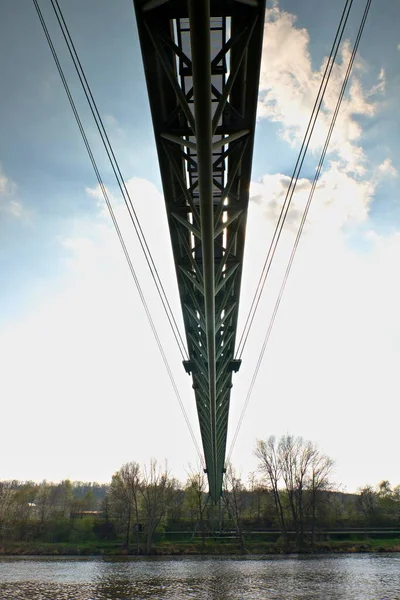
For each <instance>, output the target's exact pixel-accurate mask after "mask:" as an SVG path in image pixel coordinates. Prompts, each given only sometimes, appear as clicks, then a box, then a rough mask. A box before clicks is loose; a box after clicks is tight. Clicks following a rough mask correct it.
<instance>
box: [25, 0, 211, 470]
mask: <svg viewBox="0 0 400 600" xmlns="http://www.w3.org/2000/svg"><path fill="white" fill-rule="evenodd" d="M33 4H34V6H35V8H36V12H37V15H38V17H39V20H40V23H41V25H42V28H43V31H44V34H45V36H46V39H47V43H48V45H49V48H50V50H51V53H52V55H53V58H54V62H55V64H56V67H57V70H58V72H59V75H60V77H61V81H62V83H63V86H64V89H65V92H66V94H67V97H68V100H69V103H70V105H71V108H72V111H73V114H74V117H75V120H76V123H77V125H78V128H79V131H80V133H81V136H82V139H83V142H84V144H85V147H86V150H87V153H88V155H89V158H90V162H91V163H92V166H93V170H94V172H95V174H96V178H97V181H98V183H99V186H100V189H101V191H102V193H103V197H104V200H105V202H106V205H107V208H108V210H109V213H110V216H111V219H112V222H113V224H114V227H115V230H116V233H117V235H118V238H119V241H120V243H121V246H122V250H123V252H124V255H125V258H126V260H127V262H128V265H129V269H130V271H131V274H132V277H133V279H134V282H135V285H136V288H137V291H138V294H139V297H140V300H141V302H142V304H143V308H144V310H145V312H146V316H147V318H148V321H149V324H150V327H151V330H152V332H153V334H154V337H155V340H156V343H157V346H158V348H159V351H160V353H161V357H162V359H163V362H164V365H165V368H166V370H167V373H168V376H169V378H170V381H171V384H172V387H173V389H174V392H175V395H176V397H177V400H178V403H179V406H180V408H181V411H182V414H183V417H184V419H185V422H186V425H187V427H188V429H189V433H190V436H191V438H192V441H193V444H194V446H195V448H196V451H197V454H198V456H199V458H200V461H201V463H202V464H203V465H204V459H203V456H202V454H201V452H200V448H199V445H198V443H197V440H196V437H195V435H194V432H193V429H192V426H191V424H190V421H189V418H188V416H187V413H186V410H185V407H184V405H183V402H182V398H181V395H180V393H179V390H178V387H177V385H176V382H175V379H174V376H173V373H172V371H171V368H170V366H169V363H168V359H167V357H166V354H165V351H164V348H163V346H162V343H161V340H160V337H159V335H158V333H157V329H156V326H155V324H154V321H153V318H152V316H151V312H150V309H149V307H148V305H147V302H146V298H145V297H144V294H143V291H142V288H141V286H140V283H139V280H138V277H137V274H136V271H135V268H134V266H133V264H132V261H131V258H130V255H129V252H128V249H127V247H126V244H125V241H124V238H123V235H122V233H121V230H120V228H119V225H118V222H117V219H116V217H115V213H114V210H113V208H112V205H111V202H110V199H109V197H108V193H107V189H106V187H105V185H104V183H103V180H102V178H101V175H100V172H99V169H98V167H97V163H96V160H95V158H94V155H93V152H92V149H91V146H90V144H89V141H88V139H87V136H86V133H85V129H84V127H83V124H82V121H81V119H80V117H79V113H78V111H77V108H76V105H75V102H74V100H73V97H72V94H71V91H70V89H69V86H68V83H67V80H66V78H65V75H64V71H63V69H62V66H61V64H60V61H59V59H58V55H57V52H56V50H55V47H54V44H53V42H52V39H51V36H50V33H49V31H48V28H47V25H46V23H45V20H44V18H43V15H42V12H41V10H40V6H39V4H38V0H33Z"/></svg>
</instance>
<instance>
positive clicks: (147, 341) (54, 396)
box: [0, 179, 198, 481]
mask: <svg viewBox="0 0 400 600" xmlns="http://www.w3.org/2000/svg"><path fill="white" fill-rule="evenodd" d="M127 186H128V188H129V191H130V193H131V196H132V199H133V200H134V201H135V207H136V210H137V213H138V215H139V218H140V221H141V224H142V227H143V229H144V231H145V233H146V238H147V241H148V244H149V246H150V248H151V250H152V253H153V256H154V260H155V263H156V265H157V268H158V270H159V272H160V276H161V278H162V280H163V282H164V285H165V289H166V291H167V294H168V298H169V300H170V302H171V304H172V307H173V309H174V314H175V315H176V317H177V320H178V322H179V321H180V318H181V317H180V314H181V313H180V307H179V301H178V294H177V286H176V283H175V273H174V264H173V260H172V256H171V255H172V252H171V249H170V243H169V233H168V226H167V220H166V218H165V209H164V208H163V203H164V201H163V197H162V195H161V194H160V193H159V192H158V191H157V189H156V188H155V186H154V185H152V184H151V183H149V182H148V181H145V180H140V179H131V180H130V181H128V182H127ZM88 194H89V195H92V196H94V197H96V194H97V192H96V189H94V190H92V191H90V190H88ZM113 204H114V210H115V213H116V215H117V218H118V220H119V223H120V226H121V230H122V233H123V235H124V238H125V241H126V244H127V247H128V249H129V250H130V253H131V258H132V262H133V264H134V267H135V270H136V273H137V275H138V278H139V281H140V284H141V287H142V289H143V292H144V294H145V297H146V299H147V303H148V305H149V307H150V310H151V312H152V315H153V319H154V323H155V326H156V329H157V331H158V333H159V336H160V338H161V340H162V343H163V344H164V347H165V349H166V351H167V356H168V359H169V361H170V364H171V368H172V371H173V373H174V376H175V378H176V381H177V385H178V387H179V389H180V391H181V393H182V398H183V402H184V404H185V406H186V409H187V411H188V414H189V417H190V420H191V423H192V425H193V428H194V430H195V431H197V429H198V426H197V416H196V411H195V404H194V401H193V395H192V389H191V381H190V378H189V377H188V376H187V375H186V373H185V372H184V369H183V367H182V362H181V358H180V355H179V353H178V351H177V348H176V346H175V342H174V339H173V337H172V333H171V331H170V329H169V326H168V323H167V322H166V318H165V316H164V314H163V311H162V307H161V304H160V302H159V299H158V296H157V294H156V292H155V289H154V286H153V282H152V280H151V277H150V275H149V273H148V270H147V266H146V265H145V260H144V258H143V256H142V253H141V250H140V247H139V244H138V242H137V240H136V237H135V235H134V233H133V227H132V224H131V222H130V219H129V218H128V216H127V212H126V209H125V207H124V205H123V204H122V203H121V202H120V201H116V200H115V199H114V200H113ZM104 210H105V209H104V206H100V205H99V207H98V209H97V214H96V215H95V216H94V217H93V216H92V218H91V219H90V220H82V219H81V220H79V221H76V222H75V223H74V229H73V230H72V231H71V232H70V234H69V235H68V236H64V237H62V238H60V239H59V243H60V244H61V245H62V246H63V248H64V249H65V266H66V269H65V271H64V273H63V277H62V278H60V280H59V281H58V282H57V284H54V283H53V287H51V288H50V289H48V290H45V291H46V293H45V294H44V295H43V297H42V299H41V301H40V303H37V304H36V305H34V306H32V307H31V313H30V314H29V315H27V316H26V317H25V318H24V319H20V320H19V321H18V322H15V323H12V322H10V323H9V324H8V325H7V326H6V327H5V328H4V329H3V330H1V331H0V338H1V343H0V364H1V365H2V391H3V396H4V397H5V396H6V397H7V402H6V403H5V407H4V411H3V419H4V422H15V420H16V419H17V415H18V414H20V411H21V410H23V411H24V419H23V421H22V422H20V425H19V427H20V435H21V437H23V439H24V443H23V444H22V445H21V446H20V447H19V451H16V452H14V453H13V457H12V458H10V460H9V461H7V466H6V465H5V466H4V467H3V470H2V473H1V476H0V478H2V477H6V478H7V477H17V478H22V479H25V478H33V479H41V478H45V477H46V478H48V479H60V478H63V477H72V478H75V479H87V480H89V479H90V480H92V479H98V480H101V481H107V480H109V479H110V477H111V475H112V473H113V472H114V471H115V470H116V469H118V468H119V467H120V465H121V464H123V463H124V462H126V461H128V460H132V459H134V460H138V461H139V462H146V461H148V460H149V458H150V457H152V456H155V457H157V458H159V459H160V460H162V459H164V458H165V457H168V459H169V463H170V467H171V469H172V470H173V472H174V473H175V474H177V475H178V476H181V477H182V478H184V476H185V469H186V467H187V462H189V461H191V462H192V463H193V464H195V463H196V454H195V452H194V449H193V445H192V442H191V439H190V436H189V434H188V431H187V429H186V425H185V422H184V420H183V417H182V416H181V413H180V409H179V405H178V402H177V399H176V397H175V395H174V392H173V389H172V386H171V383H170V381H169V379H168V376H167V373H166V370H165V367H164V364H163V362H162V359H161V356H160V354H159V351H158V348H157V345H156V342H155V341H154V337H153V333H152V331H151V329H150V326H149V324H148V322H147V318H146V314H145V311H144V309H143V306H142V304H141V302H140V300H139V296H138V293H137V291H136V287H135V284H134V281H133V279H132V277H131V273H130V271H129V268H128V266H127V264H126V261H125V258H124V255H123V252H122V250H121V247H120V245H119V242H118V238H117V236H116V234H115V231H114V229H113V227H112V225H111V222H110V219H109V217H108V216H107V213H105V212H104ZM22 371H23V372H24V377H21V376H20V373H21V372H22ZM28 398H29V401H28V402H27V399H28ZM32 423H34V427H33V426H32ZM166 423H168V424H169V426H168V427H165V424H166ZM176 427H179V431H180V434H179V440H178V439H177V437H176V436H175V434H174V435H171V432H172V431H175V428H176ZM67 431H69V432H73V438H74V439H73V441H72V442H71V444H70V445H69V447H68V452H67V451H65V448H64V447H62V444H61V445H60V439H62V438H63V436H65V435H66V432H67ZM14 433H15V432H13V430H12V428H9V430H8V431H3V433H2V436H1V439H0V453H2V454H4V453H6V452H7V448H8V449H9V448H10V447H13V435H14ZM68 435H69V434H68ZM182 445H183V447H184V448H185V456H186V457H187V459H186V458H185V460H184V461H183V460H182ZM93 453H95V454H96V460H93V456H94V454H93ZM6 468H8V471H7V472H4V469H6Z"/></svg>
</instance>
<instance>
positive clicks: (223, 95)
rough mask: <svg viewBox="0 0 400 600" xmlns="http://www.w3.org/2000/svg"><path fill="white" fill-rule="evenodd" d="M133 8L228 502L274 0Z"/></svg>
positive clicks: (203, 397) (201, 389)
mask: <svg viewBox="0 0 400 600" xmlns="http://www.w3.org/2000/svg"><path fill="white" fill-rule="evenodd" d="M133 3H134V6H135V10H136V18H137V25H138V32H139V39H140V44H141V49H142V56H143V64H144V68H145V75H146V83H147V88H148V93H149V100H150V107H151V112H152V119H153V126H154V133H155V140H156V145H157V153H158V159H159V164H160V171H161V178H162V183H163V190H164V198H165V204H166V212H167V218H168V224H169V229H170V235H171V244H172V251H173V256H174V261H175V268H176V276H177V281H178V287H179V294H180V299H181V305H182V314H183V321H184V327H185V331H186V340H187V345H188V353H189V357H190V360H189V361H187V362H186V363H184V366H185V369H186V371H187V372H188V373H190V374H191V376H192V379H193V388H194V393H195V398H196V406H197V413H198V418H199V426H200V434H201V438H202V443H203V450H204V457H205V462H206V470H207V477H208V482H209V491H210V495H211V498H212V500H213V501H214V502H218V500H219V498H220V494H221V490H222V478H223V472H224V462H225V452H226V441H227V431H228V420H229V406H230V389H231V387H232V369H234V370H235V371H236V370H237V368H238V366H237V365H236V368H235V367H232V364H233V362H232V361H233V359H234V350H235V339H236V328H237V319H238V310H239V300H240V283H241V274H242V266H243V252H244V241H245V229H246V220H247V208H248V200H249V183H250V176H251V163H252V153H253V145H254V131H255V118H256V106H257V95H258V79H259V70H260V59H261V49H262V36H263V29H264V12H265V2H264V0H252V1H251V2H237V1H235V0H169V1H168V2H162V1H160V0H154V1H150V2H146V1H145V0H133ZM228 64H229V71H228ZM213 115H214V116H213Z"/></svg>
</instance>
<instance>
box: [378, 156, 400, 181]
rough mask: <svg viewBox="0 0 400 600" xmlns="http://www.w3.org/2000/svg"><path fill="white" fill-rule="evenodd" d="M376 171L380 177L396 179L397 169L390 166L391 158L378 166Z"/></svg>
mask: <svg viewBox="0 0 400 600" xmlns="http://www.w3.org/2000/svg"><path fill="white" fill-rule="evenodd" d="M378 171H379V173H380V174H381V175H382V176H387V177H397V175H398V172H397V169H396V168H395V167H394V166H393V164H392V159H391V158H386V159H385V160H384V161H383V163H381V164H380V165H379V166H378Z"/></svg>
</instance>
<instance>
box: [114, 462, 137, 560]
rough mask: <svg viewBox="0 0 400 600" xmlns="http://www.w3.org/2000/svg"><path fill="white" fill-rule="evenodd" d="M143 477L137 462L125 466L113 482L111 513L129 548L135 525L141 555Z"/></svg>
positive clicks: (117, 473)
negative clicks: (133, 525)
mask: <svg viewBox="0 0 400 600" xmlns="http://www.w3.org/2000/svg"><path fill="white" fill-rule="evenodd" d="M141 489H142V476H141V472H140V466H139V464H138V463H137V462H130V463H126V464H125V465H123V466H122V467H121V468H120V469H119V471H117V472H116V473H115V474H114V475H113V476H112V480H111V485H110V491H109V496H110V506H111V512H112V514H113V515H114V517H116V519H117V521H119V522H120V525H121V526H122V527H123V529H124V531H125V544H126V547H127V548H128V547H129V543H130V534H131V528H132V523H135V531H136V546H137V552H138V553H139V493H140V491H141Z"/></svg>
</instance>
